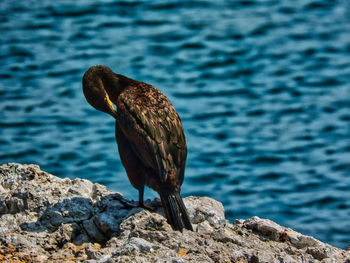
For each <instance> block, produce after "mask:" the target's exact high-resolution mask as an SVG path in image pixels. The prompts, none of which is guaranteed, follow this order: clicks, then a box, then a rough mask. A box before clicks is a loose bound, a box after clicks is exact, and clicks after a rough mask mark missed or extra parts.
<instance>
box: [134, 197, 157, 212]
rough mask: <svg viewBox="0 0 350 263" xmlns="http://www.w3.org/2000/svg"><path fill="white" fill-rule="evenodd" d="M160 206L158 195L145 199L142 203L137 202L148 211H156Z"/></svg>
mask: <svg viewBox="0 0 350 263" xmlns="http://www.w3.org/2000/svg"><path fill="white" fill-rule="evenodd" d="M161 206H162V203H161V202H160V198H158V197H156V198H154V199H153V200H150V199H147V200H146V201H144V202H143V203H139V207H142V208H145V209H147V210H149V211H156V210H157V209H158V208H159V207H161Z"/></svg>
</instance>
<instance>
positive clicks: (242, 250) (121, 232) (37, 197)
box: [0, 164, 350, 263]
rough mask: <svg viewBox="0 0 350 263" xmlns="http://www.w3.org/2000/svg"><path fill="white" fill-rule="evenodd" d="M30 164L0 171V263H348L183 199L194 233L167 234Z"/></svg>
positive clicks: (143, 214)
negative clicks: (226, 218)
mask: <svg viewBox="0 0 350 263" xmlns="http://www.w3.org/2000/svg"><path fill="white" fill-rule="evenodd" d="M125 201H126V200H125V199H123V198H122V196H121V194H119V193H116V192H111V191H107V190H106V188H105V187H104V186H102V185H100V184H93V183H91V182H90V181H87V180H82V179H75V180H69V179H60V178H58V177H55V176H53V175H51V174H48V173H46V172H44V171H41V170H40V168H39V167H38V166H37V165H21V164H5V165H2V166H0V262H101V263H102V262H106V263H107V262H251V263H256V262H278V263H280V262H348V263H350V252H349V251H345V250H341V249H339V248H335V247H332V246H330V245H328V244H325V243H322V242H320V241H318V240H316V239H314V238H312V237H309V236H304V235H302V234H300V233H297V232H295V231H293V230H292V229H289V228H285V227H282V226H280V225H278V224H276V223H274V222H272V221H270V220H267V219H261V218H258V217H253V218H250V219H248V220H236V221H235V222H234V223H232V224H230V223H229V222H228V221H227V220H225V217H224V208H223V206H222V204H221V203H219V202H217V201H215V200H213V199H210V198H207V197H201V198H200V197H187V198H186V199H185V203H186V206H187V208H188V211H189V214H190V217H191V220H192V222H193V225H194V229H195V231H194V232H191V231H187V230H184V232H183V233H181V232H179V231H173V230H172V229H171V227H170V226H169V225H168V224H167V222H166V219H165V218H164V216H163V215H162V209H158V211H156V212H153V213H151V212H149V211H147V210H144V209H140V208H132V209H131V208H130V206H128V205H127V204H126V203H125Z"/></svg>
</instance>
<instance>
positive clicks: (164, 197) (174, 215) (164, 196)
mask: <svg viewBox="0 0 350 263" xmlns="http://www.w3.org/2000/svg"><path fill="white" fill-rule="evenodd" d="M160 197H161V201H162V205H163V209H164V211H165V215H166V218H167V220H168V223H169V224H170V225H171V226H172V227H173V229H174V230H180V231H181V232H182V230H183V228H187V229H188V230H192V231H193V229H192V225H191V222H190V218H189V216H188V213H187V209H186V207H185V205H184V203H183V201H182V198H181V196H180V193H179V192H175V193H169V192H165V191H164V192H161V193H160Z"/></svg>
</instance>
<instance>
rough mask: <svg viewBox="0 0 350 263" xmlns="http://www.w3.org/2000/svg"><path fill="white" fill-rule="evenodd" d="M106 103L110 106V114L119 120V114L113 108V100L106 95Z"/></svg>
mask: <svg viewBox="0 0 350 263" xmlns="http://www.w3.org/2000/svg"><path fill="white" fill-rule="evenodd" d="M106 102H107V104H108V107H109V109H110V114H111V115H112V116H113V117H114V118H117V112H116V110H115V109H114V106H113V103H112V102H111V100H110V99H109V96H108V95H106Z"/></svg>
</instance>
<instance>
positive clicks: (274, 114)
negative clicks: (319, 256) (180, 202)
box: [0, 0, 350, 248]
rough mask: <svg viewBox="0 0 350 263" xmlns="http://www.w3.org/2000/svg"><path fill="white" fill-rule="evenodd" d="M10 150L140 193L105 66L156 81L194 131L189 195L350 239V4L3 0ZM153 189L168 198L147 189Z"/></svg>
mask: <svg viewBox="0 0 350 263" xmlns="http://www.w3.org/2000/svg"><path fill="white" fill-rule="evenodd" d="M0 10H1V11H0V12H1V15H0V32H1V38H0V65H1V66H0V79H1V81H0V98H1V101H0V146H1V151H0V162H1V163H5V162H21V163H37V164H39V165H40V166H41V167H42V169H44V170H46V171H49V172H50V173H53V174H55V175H58V176H60V177H70V178H74V177H83V178H87V179H89V180H92V181H93V182H99V183H102V184H105V185H107V186H108V188H109V189H112V190H116V191H120V192H122V193H124V194H125V195H126V196H127V197H129V198H134V199H136V198H137V192H136V190H135V189H133V187H132V186H131V185H130V184H129V182H128V179H127V177H126V175H125V172H124V169H123V167H122V165H121V163H120V159H119V156H118V153H117V148H116V145H115V139H114V122H113V119H112V118H111V117H109V116H108V115H106V114H104V113H100V112H98V111H96V110H94V109H93V108H92V107H91V106H90V105H89V104H88V103H87V102H86V101H85V98H84V97H83V94H82V91H81V78H82V75H83V73H84V71H85V70H86V69H87V68H88V67H90V66H92V65H95V64H104V65H107V66H109V67H110V68H112V69H113V70H114V71H115V72H117V73H121V74H125V75H127V76H129V77H132V78H135V79H137V80H142V81H145V82H148V83H151V84H153V85H155V86H156V87H158V88H159V89H160V90H161V91H163V92H164V93H165V94H166V95H167V96H168V97H169V98H170V99H171V101H172V102H173V104H174V106H175V108H176V109H177V111H178V112H179V114H180V116H181V118H182V121H183V126H184V128H185V132H186V136H187V142H188V159H187V169H186V176H185V182H184V184H183V187H182V193H183V195H184V196H187V195H201V196H210V197H213V198H215V199H217V200H219V201H221V202H223V204H224V206H225V209H226V212H227V217H228V218H229V219H230V220H234V219H235V218H248V217H251V216H254V215H257V216H260V217H264V218H270V219H272V220H275V221H277V222H278V223H279V224H282V225H286V226H288V227H292V228H294V229H296V230H297V231H300V232H301V233H303V234H307V235H312V236H315V237H316V238H318V239H320V240H322V241H324V242H328V243H330V244H332V245H335V246H337V247H341V248H345V246H346V245H347V244H349V243H350V176H349V175H350V110H349V108H350V2H349V1H347V0H339V1H326V0H297V1H295V0H293V1H292V0H290V1H282V0H280V1H265V0H261V1H257V0H241V1H224V0H221V1H194V2H190V1H184V0H183V1H180V0H179V1H176V0H174V1H172V0H166V1H132V0H131V1H118V2H117V1H111V0H104V1H85V0H84V1H83V0H79V1H76V0H74V1H73V0H71V1H49V0H42V1H29V0H28V1H13V0H2V1H1V2H0ZM146 195H147V197H149V198H153V197H155V193H153V192H152V191H148V192H147V193H146Z"/></svg>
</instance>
